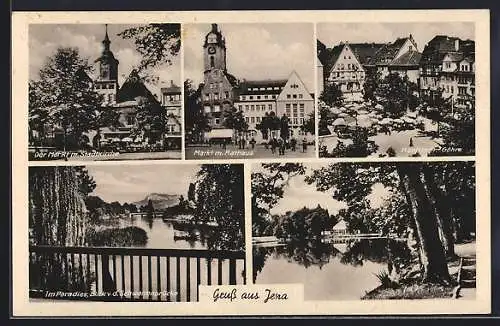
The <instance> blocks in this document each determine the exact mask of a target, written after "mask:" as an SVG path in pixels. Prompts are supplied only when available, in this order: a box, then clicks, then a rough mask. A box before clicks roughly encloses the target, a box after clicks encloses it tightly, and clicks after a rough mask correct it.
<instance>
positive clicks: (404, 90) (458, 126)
mask: <svg viewBox="0 0 500 326" xmlns="http://www.w3.org/2000/svg"><path fill="white" fill-rule="evenodd" d="M317 52H318V70H317V74H318V75H317V77H318V99H319V105H318V134H319V156H320V157H381V158H383V157H420V156H468V155H472V156H473V155H475V147H476V143H475V123H476V119H475V116H476V114H475V113H476V112H475V108H476V107H475V102H476V100H475V97H476V83H475V75H476V65H475V25H474V23H473V22H446V21H445V22H439V21H436V22H408V23H373V22H369V23H334V22H329V23H319V24H318V25H317Z"/></svg>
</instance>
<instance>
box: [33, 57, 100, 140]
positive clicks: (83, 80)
mask: <svg viewBox="0 0 500 326" xmlns="http://www.w3.org/2000/svg"><path fill="white" fill-rule="evenodd" d="M90 70H91V66H90V65H89V63H88V60H87V59H84V58H82V57H80V54H79V52H78V50H77V49H75V48H59V49H57V51H56V53H55V54H54V55H53V56H51V57H50V58H49V59H48V60H47V62H46V63H45V65H44V66H43V67H42V68H41V70H40V72H39V75H40V78H39V79H38V80H34V81H30V83H29V121H30V126H31V127H32V128H33V129H35V130H38V131H40V132H42V133H44V132H45V126H46V125H51V126H53V127H55V128H60V129H61V130H62V132H63V144H62V147H63V149H64V150H66V149H67V147H68V145H70V147H74V148H75V147H77V146H78V144H77V141H78V140H79V139H80V138H81V136H82V134H83V133H84V132H89V131H90V130H93V129H95V128H96V127H97V126H96V122H98V121H99V119H97V116H98V114H99V110H100V108H101V107H100V103H101V97H100V96H99V94H98V93H97V92H95V91H94V89H93V87H92V83H91V81H90V79H89V77H88V75H87V72H88V71H90ZM69 135H71V136H72V139H73V140H74V141H73V143H72V144H69V143H68V138H69V137H68V136H69Z"/></svg>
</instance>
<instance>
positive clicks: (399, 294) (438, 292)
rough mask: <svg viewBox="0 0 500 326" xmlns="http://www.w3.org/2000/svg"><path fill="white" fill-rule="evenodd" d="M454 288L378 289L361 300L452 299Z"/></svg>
mask: <svg viewBox="0 0 500 326" xmlns="http://www.w3.org/2000/svg"><path fill="white" fill-rule="evenodd" d="M453 289H454V286H443V285H438V284H417V283H415V284H410V285H401V286H399V287H397V288H383V287H382V286H379V287H378V288H376V289H374V290H372V291H370V292H368V293H366V294H365V295H364V296H363V297H361V300H388V299H410V300H411V299H437V298H452V297H453Z"/></svg>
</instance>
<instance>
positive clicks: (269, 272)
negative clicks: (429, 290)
mask: <svg viewBox="0 0 500 326" xmlns="http://www.w3.org/2000/svg"><path fill="white" fill-rule="evenodd" d="M389 247H390V248H391V249H390V250H389ZM396 247H397V248H399V250H401V246H398V245H397V243H396V242H395V241H392V240H387V239H376V240H353V241H350V242H346V243H339V244H327V243H311V242H306V243H301V244H288V245H282V246H275V247H267V248H264V247H260V248H259V247H256V248H254V252H253V256H254V258H253V265H254V280H255V283H257V284H273V283H274V284H275V283H302V284H304V299H305V300H359V299H360V298H361V297H362V296H363V295H364V294H365V293H366V292H369V291H371V290H373V289H374V288H376V287H377V286H379V285H380V283H379V280H378V278H377V276H376V275H377V274H380V273H383V272H387V269H388V263H387V261H388V257H389V255H390V254H391V253H390V252H396V250H394V249H395V248H396ZM397 248H396V249H397ZM389 251H390V252H389ZM405 254H406V253H405Z"/></svg>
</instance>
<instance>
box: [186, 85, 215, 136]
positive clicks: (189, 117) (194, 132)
mask: <svg viewBox="0 0 500 326" xmlns="http://www.w3.org/2000/svg"><path fill="white" fill-rule="evenodd" d="M201 89H202V87H201V85H200V87H198V89H196V90H195V89H194V88H193V81H192V80H190V79H186V80H185V81H184V108H185V110H184V125H185V127H186V133H189V134H191V138H192V140H193V141H194V142H199V141H200V140H201V135H202V133H203V132H204V131H207V130H209V129H210V127H209V123H208V118H207V116H206V115H205V114H204V113H203V108H202V107H201V102H200V98H201Z"/></svg>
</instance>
